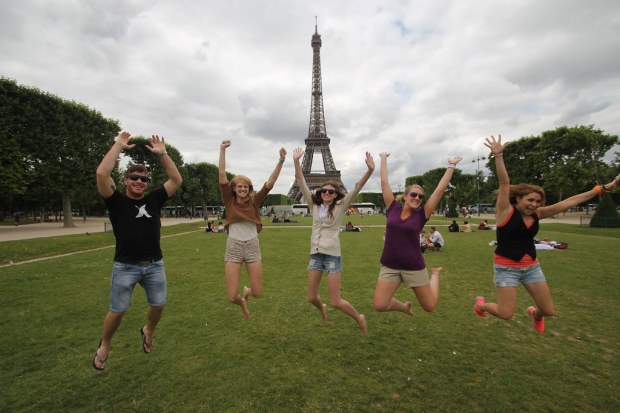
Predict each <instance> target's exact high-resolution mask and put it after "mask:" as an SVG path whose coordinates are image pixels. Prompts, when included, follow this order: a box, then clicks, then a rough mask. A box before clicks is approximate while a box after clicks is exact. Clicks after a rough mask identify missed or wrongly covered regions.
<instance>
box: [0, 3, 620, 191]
mask: <svg viewBox="0 0 620 413" xmlns="http://www.w3.org/2000/svg"><path fill="white" fill-rule="evenodd" d="M315 16H318V32H319V34H320V35H321V38H322V41H323V47H322V48H321V68H322V78H323V100H324V106H325V119H326V125H327V134H328V136H329V137H330V138H331V152H332V155H333V157H334V161H335V164H336V167H337V168H338V169H339V170H341V172H342V178H343V182H344V183H345V185H346V186H347V187H348V188H350V187H351V186H352V185H353V183H354V182H355V181H356V180H357V179H358V178H359V177H360V176H361V175H362V174H363V172H364V170H365V168H366V166H365V164H364V153H365V151H369V152H371V153H372V154H373V155H375V160H376V161H377V166H378V163H379V158H378V156H377V154H378V153H379V152H382V151H386V152H390V153H391V156H390V158H389V169H390V182H391V183H392V186H393V187H394V188H396V187H397V185H398V184H402V183H404V179H405V177H407V176H410V175H417V174H421V173H424V172H426V171H427V170H430V169H433V168H437V167H440V166H445V165H446V164H447V158H448V157H449V156H454V155H461V156H463V157H464V160H463V161H462V163H461V169H463V171H464V172H465V173H473V172H474V171H475V167H476V163H475V162H472V160H473V159H474V158H475V157H476V156H483V155H486V154H487V152H488V151H487V148H486V147H484V146H483V142H484V137H486V136H489V135H491V134H497V133H502V135H503V137H504V140H513V139H518V138H520V137H523V136H532V135H539V134H540V133H541V132H543V131H545V130H550V129H555V128H556V127H558V126H561V125H568V126H574V125H589V124H594V125H595V126H596V127H597V128H600V129H602V130H604V131H605V132H607V133H611V134H620V111H619V105H620V53H619V52H620V1H618V0H606V1H603V0H590V1H586V0H583V1H576V0H554V1H542V0H519V1H503V0H480V1H465V0H459V1H456V0H455V1H449V0H445V1H441V0H434V1H430V0H429V1H407V0H400V1H397V0H385V1H379V0H363V1H362V0H338V1H336V0H318V1H316V0H315V1H295V0H221V1H220V0H208V1H207V0H174V1H164V0H105V1H104V0H100V1H95V0H92V1H91V0H88V1H86V0H82V1H80V0H0V76H4V77H9V78H12V79H15V80H16V81H17V82H18V83H19V84H23V85H27V86H34V87H37V88H39V89H41V90H43V91H46V92H49V93H52V94H54V95H57V96H59V97H61V98H64V99H67V100H74V101H77V102H81V103H84V104H85V105H87V106H89V107H91V108H93V109H95V110H97V111H99V112H101V113H102V114H103V115H104V116H105V117H108V118H113V119H117V120H119V121H120V124H121V127H122V128H123V129H124V130H127V131H129V132H130V133H132V134H133V135H143V136H149V135H151V134H159V135H163V136H165V137H166V140H167V142H168V143H170V144H171V145H173V146H175V147H176V148H177V149H178V150H179V151H180V152H181V153H182V155H183V157H184V159H185V162H188V163H194V162H210V163H213V164H217V158H218V154H219V144H220V142H221V140H222V139H230V140H232V146H231V147H230V148H229V150H228V152H227V169H228V170H229V171H230V172H233V173H241V174H245V175H248V176H249V177H250V178H251V179H252V180H253V181H254V184H255V185H256V184H261V183H262V182H264V181H265V180H266V179H267V177H268V176H269V174H270V173H271V171H272V170H273V167H274V166H275V163H276V162H277V159H278V149H279V148H280V147H282V146H283V147H285V148H286V149H287V151H288V152H289V156H288V160H287V162H286V163H285V167H284V169H283V170H282V174H281V175H280V179H279V180H278V182H277V184H276V187H275V189H274V191H273V192H272V193H287V192H288V190H289V189H290V187H291V184H292V183H293V180H294V171H293V165H292V160H291V159H292V156H291V155H292V151H293V149H294V148H296V147H298V146H301V147H303V146H304V139H305V138H306V136H307V134H308V126H309V115H310V92H311V86H312V48H311V46H310V40H311V38H312V34H313V33H314V30H315ZM616 150H618V149H617V148H616ZM102 156H103V154H102ZM318 159H320V158H315V161H316V160H318ZM315 165H316V162H315ZM481 165H482V162H481ZM364 190H365V191H379V171H378V168H377V170H376V172H375V173H374V175H373V176H372V177H371V179H370V180H369V182H368V184H367V185H366V187H365V189H364Z"/></svg>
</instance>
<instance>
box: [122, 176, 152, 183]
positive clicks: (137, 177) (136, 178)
mask: <svg viewBox="0 0 620 413" xmlns="http://www.w3.org/2000/svg"><path fill="white" fill-rule="evenodd" d="M127 178H129V179H130V180H132V181H134V182H135V181H137V180H138V179H139V180H140V182H145V183H146V182H149V181H150V180H151V178H149V177H148V176H144V175H129V176H128V177H127Z"/></svg>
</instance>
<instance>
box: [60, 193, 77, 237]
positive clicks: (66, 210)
mask: <svg viewBox="0 0 620 413" xmlns="http://www.w3.org/2000/svg"><path fill="white" fill-rule="evenodd" d="M62 216H63V227H64V228H73V227H75V224H74V223H73V214H72V213H71V197H70V196H69V190H68V189H63V190H62Z"/></svg>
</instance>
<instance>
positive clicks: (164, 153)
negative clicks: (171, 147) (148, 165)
mask: <svg viewBox="0 0 620 413" xmlns="http://www.w3.org/2000/svg"><path fill="white" fill-rule="evenodd" d="M166 155H168V152H167V151H163V152H162V153H160V154H159V157H160V158H163V157H164V156H166Z"/></svg>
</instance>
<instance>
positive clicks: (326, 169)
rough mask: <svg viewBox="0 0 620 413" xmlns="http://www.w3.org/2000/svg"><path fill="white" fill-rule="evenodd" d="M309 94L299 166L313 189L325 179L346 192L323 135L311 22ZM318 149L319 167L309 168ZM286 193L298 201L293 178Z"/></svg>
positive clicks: (317, 49) (316, 42)
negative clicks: (310, 77)
mask: <svg viewBox="0 0 620 413" xmlns="http://www.w3.org/2000/svg"><path fill="white" fill-rule="evenodd" d="M311 46H312V96H311V99H310V127H309V128H308V137H307V138H306V140H305V143H306V150H305V152H304V157H303V159H302V162H301V170H302V172H303V175H304V178H305V179H306V184H308V187H309V188H310V189H311V190H313V189H316V188H320V187H321V185H323V184H324V183H325V182H327V181H330V182H333V183H335V184H338V185H339V186H340V187H341V189H342V191H344V193H346V192H347V190H346V188H345V186H344V184H343V183H342V179H341V178H340V171H339V170H337V169H336V164H335V163H334V158H333V157H332V152H331V150H330V149H329V142H330V139H329V138H328V137H327V130H326V128H325V113H324V111H323V85H322V80H321V35H320V34H319V33H318V27H317V24H316V23H315V25H314V34H313V35H312V41H311ZM317 153H320V154H321V157H322V159H323V170H322V171H320V170H313V169H312V164H313V161H314V155H315V154H317ZM288 197H289V198H291V199H294V200H296V201H299V200H300V199H301V191H300V190H299V185H297V182H295V183H293V186H292V187H291V189H290V191H289V192H288Z"/></svg>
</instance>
